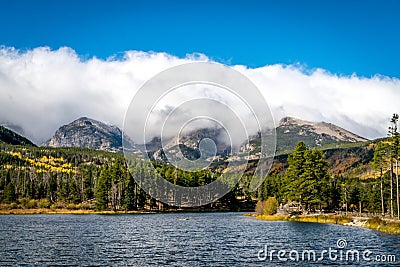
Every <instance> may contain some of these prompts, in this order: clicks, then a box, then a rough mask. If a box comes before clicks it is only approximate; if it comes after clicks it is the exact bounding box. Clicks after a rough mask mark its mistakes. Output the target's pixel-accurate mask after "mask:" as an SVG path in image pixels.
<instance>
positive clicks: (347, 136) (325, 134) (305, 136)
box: [250, 117, 368, 154]
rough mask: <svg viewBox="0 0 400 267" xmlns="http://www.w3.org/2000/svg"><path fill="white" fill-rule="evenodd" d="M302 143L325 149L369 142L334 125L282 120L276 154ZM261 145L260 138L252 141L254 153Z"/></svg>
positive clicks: (289, 118) (288, 118)
mask: <svg viewBox="0 0 400 267" xmlns="http://www.w3.org/2000/svg"><path fill="white" fill-rule="evenodd" d="M267 134H268V133H267ZM300 141H302V142H304V143H305V144H306V146H308V147H323V146H327V145H334V144H343V143H355V142H365V141H368V140H367V139H365V138H363V137H361V136H358V135H356V134H354V133H352V132H349V131H347V130H345V129H343V128H341V127H339V126H336V125H334V124H332V123H326V122H310V121H304V120H300V119H296V118H292V117H285V118H283V119H281V120H280V122H279V125H278V127H276V153H277V154H280V153H286V152H289V151H291V150H292V149H293V148H294V147H295V146H296V144H297V143H298V142H300ZM259 143H260V138H259V137H257V138H254V139H252V140H250V144H252V145H253V146H254V147H255V148H256V149H255V150H254V152H258V151H259V150H258V149H257V146H258V145H259Z"/></svg>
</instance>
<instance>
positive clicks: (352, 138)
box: [0, 117, 367, 161]
mask: <svg viewBox="0 0 400 267" xmlns="http://www.w3.org/2000/svg"><path fill="white" fill-rule="evenodd" d="M275 130H276V136H277V146H276V148H277V149H276V150H277V154H283V153H287V152H289V151H290V150H292V149H293V148H294V147H295V145H296V144H297V143H298V142H299V141H302V142H304V143H305V144H306V145H307V146H308V147H323V146H327V145H331V146H334V145H339V144H343V143H355V142H365V141H367V139H365V138H363V137H361V136H358V135H356V134H354V133H351V132H349V131H347V130H345V129H343V128H341V127H339V126H336V125H334V124H331V123H326V122H309V121H305V120H301V119H296V118H292V117H285V118H283V119H281V120H280V122H279V124H278V126H277V127H276V129H275ZM122 134H123V133H122V130H121V129H119V128H118V127H117V126H114V125H111V124H108V123H105V122H101V121H98V120H94V119H91V118H87V117H81V118H79V119H77V120H75V121H73V122H71V123H69V124H66V125H63V126H61V127H60V128H59V129H58V130H57V131H56V132H55V133H54V135H53V136H52V137H51V138H50V139H49V140H48V141H47V142H45V143H44V144H42V145H43V146H49V147H81V148H91V149H96V150H105V151H110V152H122V151H123V147H122ZM263 134H270V133H268V132H267V133H263ZM226 137H227V133H225V131H224V130H223V129H222V128H216V127H212V128H203V129H196V130H193V131H191V132H189V133H187V134H185V135H181V136H175V137H172V138H170V139H168V140H166V141H165V142H164V149H163V146H162V143H161V139H160V138H159V137H154V138H153V139H152V140H151V141H150V142H149V143H147V144H140V145H138V144H133V142H130V143H129V147H130V148H136V149H137V150H138V151H142V152H143V151H146V152H147V153H149V155H150V157H152V158H153V159H155V160H160V161H167V157H166V153H167V154H168V155H169V157H170V158H171V157H172V158H174V157H177V155H178V154H177V153H178V152H181V153H182V154H183V155H184V156H185V157H186V158H188V159H191V160H193V159H197V158H199V157H200V155H201V152H202V153H204V151H200V148H199V144H200V141H201V140H203V139H205V138H207V139H211V140H213V141H214V142H215V147H211V148H210V149H211V150H212V149H214V150H215V151H211V152H210V155H209V156H210V160H212V158H213V157H212V156H213V155H214V153H215V154H216V158H217V159H226V157H227V156H228V155H229V154H230V151H231V147H230V145H229V144H227V142H226V141H225V140H227V138H226ZM0 140H2V141H3V142H6V143H10V144H21V145H33V143H32V142H30V141H29V140H28V139H26V138H24V137H22V136H20V135H18V134H17V133H15V132H13V131H11V130H9V129H7V128H5V127H1V128H0ZM260 142H261V137H260V135H258V136H255V137H253V138H251V139H250V140H249V144H247V145H246V149H249V150H250V151H251V154H252V155H257V153H258V152H259V151H260V147H259V144H260ZM249 146H250V147H249ZM243 149H245V148H243ZM243 149H242V150H243ZM206 152H207V151H206ZM216 158H215V157H214V160H215V159H216Z"/></svg>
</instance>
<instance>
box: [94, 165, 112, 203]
mask: <svg viewBox="0 0 400 267" xmlns="http://www.w3.org/2000/svg"><path fill="white" fill-rule="evenodd" d="M109 189H110V183H109V169H108V164H107V163H104V165H103V168H102V170H101V172H100V176H99V178H98V180H97V184H96V188H95V197H96V204H95V207H96V210H105V209H106V208H107V206H108V191H109Z"/></svg>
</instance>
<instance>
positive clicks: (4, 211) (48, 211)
mask: <svg viewBox="0 0 400 267" xmlns="http://www.w3.org/2000/svg"><path fill="white" fill-rule="evenodd" d="M213 212H240V213H243V212H248V211H233V210H225V209H221V210H190V209H188V210H174V209H170V210H134V211H125V210H118V211H112V210H103V211H96V210H92V209H67V208H58V209H47V208H32V209H0V215H35V214H43V215H57V214H64V215H68V214H71V215H128V214H163V213H213Z"/></svg>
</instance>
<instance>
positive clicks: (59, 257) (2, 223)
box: [0, 213, 400, 266]
mask: <svg viewBox="0 0 400 267" xmlns="http://www.w3.org/2000/svg"><path fill="white" fill-rule="evenodd" d="M183 218H185V220H183ZM338 239H341V240H342V241H343V240H345V241H346V242H347V246H346V247H344V248H342V249H339V248H338V247H337V241H338ZM266 246H267V257H265V253H264V251H265V247H266ZM330 247H331V248H332V249H337V258H336V259H334V258H331V259H329V257H328V256H329V255H324V257H323V258H322V260H321V261H317V260H316V261H314V260H313V258H311V259H308V258H307V257H305V259H302V258H301V256H299V258H298V261H297V260H296V253H295V252H292V254H291V256H292V259H291V258H290V255H289V252H290V251H297V252H298V253H299V255H301V253H302V252H303V251H304V250H307V249H308V250H314V251H315V252H316V254H317V259H318V258H319V257H320V256H321V251H322V250H324V249H325V250H328V249H329V248H330ZM260 250H264V251H261V252H260ZM272 250H275V251H279V250H286V251H287V253H286V254H285V255H284V257H282V259H283V260H284V259H286V261H283V260H279V259H278V257H277V254H276V253H277V252H275V254H272V258H271V257H270V255H271V254H269V253H271V251H272ZM340 250H341V251H342V255H343V257H342V260H340V257H339V256H340V255H339V253H340ZM347 250H357V251H359V252H360V253H363V252H364V251H366V250H368V251H370V252H371V253H370V254H368V255H367V256H368V257H367V258H366V259H372V260H371V261H366V260H364V259H363V258H362V257H361V256H360V260H359V261H356V260H354V261H353V260H352V259H351V257H349V259H348V260H346V259H345V257H344V255H345V254H343V253H346V251H347ZM368 251H367V252H368ZM360 255H361V254H360ZM393 255H394V256H395V257H396V259H395V262H390V263H385V264H383V263H381V262H377V261H376V256H379V257H381V258H385V257H386V259H388V257H389V256H390V257H392V256H393ZM259 256H260V257H259ZM331 256H332V257H333V256H334V254H332V255H331ZM390 260H391V261H393V258H391V259H390ZM399 263H400V236H397V235H388V234H383V233H379V232H376V231H372V230H368V229H362V228H353V227H344V226H338V225H328V224H309V223H293V222H267V221H258V220H255V219H254V218H252V217H245V216H242V214H241V213H186V214H141V215H112V216H110V215H103V216H102V215H3V216H0V265H1V266H15V265H18V266H32V265H33V266H35V265H36V266H54V265H58V266H110V265H111V266H332V265H347V266H360V265H363V266H397V265H399Z"/></svg>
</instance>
